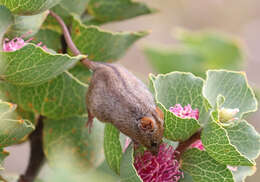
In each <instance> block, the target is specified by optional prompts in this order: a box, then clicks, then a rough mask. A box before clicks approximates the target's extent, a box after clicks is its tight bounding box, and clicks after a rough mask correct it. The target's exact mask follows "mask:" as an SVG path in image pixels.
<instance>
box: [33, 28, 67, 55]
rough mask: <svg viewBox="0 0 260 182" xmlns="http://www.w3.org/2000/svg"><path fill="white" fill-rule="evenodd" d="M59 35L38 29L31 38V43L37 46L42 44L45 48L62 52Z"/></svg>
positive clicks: (51, 31)
mask: <svg viewBox="0 0 260 182" xmlns="http://www.w3.org/2000/svg"><path fill="white" fill-rule="evenodd" d="M61 36H62V35H61V34H60V33H58V32H56V31H54V30H51V29H40V30H39V31H38V33H37V34H35V35H34V36H33V40H32V42H33V43H35V44H38V43H39V42H42V43H43V44H44V45H46V47H48V48H49V49H52V50H54V51H56V52H58V53H61V52H62V46H61Z"/></svg>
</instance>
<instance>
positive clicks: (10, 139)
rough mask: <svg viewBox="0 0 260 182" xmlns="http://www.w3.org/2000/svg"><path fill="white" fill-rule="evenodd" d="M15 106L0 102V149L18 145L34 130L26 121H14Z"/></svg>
mask: <svg viewBox="0 0 260 182" xmlns="http://www.w3.org/2000/svg"><path fill="white" fill-rule="evenodd" d="M15 109H16V105H15V104H12V103H9V102H4V101H0V147H7V146H10V145H13V144H16V143H19V142H20V140H22V139H23V138H24V137H25V136H26V135H27V134H29V133H30V132H32V131H33V130H34V126H33V124H32V123H31V122H30V121H28V120H23V119H20V120H16V119H15V117H16V115H15V113H13V112H14V110H15Z"/></svg>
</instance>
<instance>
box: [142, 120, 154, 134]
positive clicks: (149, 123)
mask: <svg viewBox="0 0 260 182" xmlns="http://www.w3.org/2000/svg"><path fill="white" fill-rule="evenodd" d="M140 127H141V128H142V129H143V130H147V131H152V130H153V129H154V122H153V119H152V118H150V117H143V118H142V119H141V120H140Z"/></svg>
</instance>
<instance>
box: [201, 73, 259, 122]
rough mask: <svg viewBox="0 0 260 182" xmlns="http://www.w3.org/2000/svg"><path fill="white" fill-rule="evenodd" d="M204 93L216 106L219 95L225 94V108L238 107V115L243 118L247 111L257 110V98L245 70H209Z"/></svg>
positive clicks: (223, 105) (212, 104)
mask: <svg viewBox="0 0 260 182" xmlns="http://www.w3.org/2000/svg"><path fill="white" fill-rule="evenodd" d="M203 94H204V96H205V97H206V98H207V99H208V101H209V103H210V104H211V106H213V107H215V106H216V100H217V97H218V96H219V95H222V96H224V98H225V102H224V103H223V104H222V107H224V108H230V109H234V108H238V109H239V113H237V116H238V117H239V118H242V116H243V115H244V114H245V113H249V112H255V111H256V110H257V100H256V98H255V95H254V93H253V90H252V88H251V87H250V86H249V85H248V82H247V79H246V76H245V73H244V72H234V71H225V70H209V71H207V79H206V83H205V85H204V87H203Z"/></svg>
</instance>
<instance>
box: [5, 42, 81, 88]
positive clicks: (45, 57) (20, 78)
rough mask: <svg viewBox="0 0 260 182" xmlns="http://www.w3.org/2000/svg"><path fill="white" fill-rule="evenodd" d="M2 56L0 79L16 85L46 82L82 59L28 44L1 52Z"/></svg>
mask: <svg viewBox="0 0 260 182" xmlns="http://www.w3.org/2000/svg"><path fill="white" fill-rule="evenodd" d="M2 55H3V56H2V57H3V59H2V61H3V66H2V68H1V75H0V77H2V79H4V80H6V81H8V82H10V83H12V84H16V85H33V84H39V83H43V82H46V81H48V80H50V79H52V78H54V77H56V76H57V75H59V74H61V73H62V72H64V71H66V70H68V69H69V68H71V67H72V66H74V65H75V64H76V62H78V61H79V60H80V59H82V58H83V57H84V56H81V55H80V56H77V57H70V56H68V55H63V54H51V53H48V52H46V51H44V50H43V49H42V48H40V47H39V46H36V45H34V44H30V43H29V44H28V45H26V46H24V47H23V48H21V49H19V50H17V51H14V52H3V53H2Z"/></svg>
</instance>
